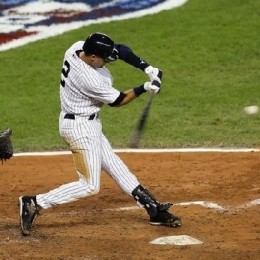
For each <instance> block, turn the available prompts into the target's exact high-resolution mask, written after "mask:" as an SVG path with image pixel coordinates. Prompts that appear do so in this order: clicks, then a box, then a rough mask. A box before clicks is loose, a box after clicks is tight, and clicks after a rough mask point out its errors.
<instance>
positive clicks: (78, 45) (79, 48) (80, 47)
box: [66, 41, 84, 53]
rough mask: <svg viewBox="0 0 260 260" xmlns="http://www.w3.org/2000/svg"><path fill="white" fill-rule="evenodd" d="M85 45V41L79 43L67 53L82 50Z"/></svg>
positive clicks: (74, 44) (73, 45)
mask: <svg viewBox="0 0 260 260" xmlns="http://www.w3.org/2000/svg"><path fill="white" fill-rule="evenodd" d="M83 44H84V41H77V42H75V43H73V44H72V45H71V46H70V47H69V48H68V50H67V51H66V52H67V53H71V52H73V53H74V52H75V51H77V50H82V48H83Z"/></svg>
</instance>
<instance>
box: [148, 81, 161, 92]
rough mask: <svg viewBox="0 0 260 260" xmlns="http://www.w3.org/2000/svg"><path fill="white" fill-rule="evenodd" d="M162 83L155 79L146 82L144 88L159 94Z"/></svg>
mask: <svg viewBox="0 0 260 260" xmlns="http://www.w3.org/2000/svg"><path fill="white" fill-rule="evenodd" d="M160 88H161V83H160V82H159V81H157V80H153V81H152V82H150V81H149V82H146V83H144V89H145V90H146V91H148V92H150V93H152V94H155V95H156V94H158V93H159V92H160Z"/></svg>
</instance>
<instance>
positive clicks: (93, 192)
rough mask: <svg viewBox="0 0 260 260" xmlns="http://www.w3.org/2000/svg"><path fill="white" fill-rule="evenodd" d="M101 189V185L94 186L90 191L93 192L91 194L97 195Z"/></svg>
mask: <svg viewBox="0 0 260 260" xmlns="http://www.w3.org/2000/svg"><path fill="white" fill-rule="evenodd" d="M99 191H100V186H92V187H91V188H90V189H89V192H90V193H91V195H96V194H98V193H99Z"/></svg>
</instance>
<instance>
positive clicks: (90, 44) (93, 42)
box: [83, 32, 114, 59]
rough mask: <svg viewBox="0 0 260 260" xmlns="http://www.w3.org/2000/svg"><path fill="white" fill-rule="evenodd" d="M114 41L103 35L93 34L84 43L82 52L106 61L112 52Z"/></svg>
mask: <svg viewBox="0 0 260 260" xmlns="http://www.w3.org/2000/svg"><path fill="white" fill-rule="evenodd" d="M113 49H114V41H113V40H112V39H111V38H110V37H109V36H107V35H106V34H103V33H99V32H97V33H93V34H91V35H90V36H89V37H88V38H87V39H86V41H85V43H84V45H83V51H84V52H85V53H87V54H94V55H97V56H99V57H100V58H103V59H107V58H108V57H109V56H110V55H111V54H112V52H113Z"/></svg>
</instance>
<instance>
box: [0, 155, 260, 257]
mask: <svg viewBox="0 0 260 260" xmlns="http://www.w3.org/2000/svg"><path fill="white" fill-rule="evenodd" d="M119 156H120V157H121V158H122V159H123V160H124V161H125V162H126V163H127V165H128V166H129V168H130V169H131V170H132V171H133V172H134V173H135V174H136V176H137V177H138V178H139V180H140V181H141V183H142V184H143V185H144V186H146V187H147V188H149V189H150V191H152V193H154V194H155V195H156V197H157V198H158V199H159V200H161V201H172V202H174V203H176V205H175V206H174V207H172V208H171V211H172V212H173V213H174V214H176V215H179V216H181V217H182V220H183V226H182V227H181V228H167V227H156V226H151V225H149V223H148V216H147V214H146V212H145V211H144V210H143V209H139V208H136V207H135V206H136V204H135V202H134V201H133V199H131V198H129V197H128V196H127V195H125V194H124V193H122V191H121V190H120V189H119V188H118V187H117V186H116V184H115V183H114V182H112V181H111V180H110V179H109V178H108V177H107V175H106V174H103V175H102V182H101V191H100V193H99V194H98V195H96V196H94V197H90V198H85V199H82V200H79V201H77V202H73V203H70V204H65V205H60V206H59V207H56V208H53V209H49V210H45V211H42V212H41V216H39V217H38V219H37V220H36V224H35V226H34V227H33V229H32V233H31V236H30V237H23V236H22V235H21V234H20V229H19V216H18V206H17V202H18V197H19V196H20V195H31V194H34V193H36V194H37V193H43V192H47V191H49V190H50V189H52V188H55V187H57V186H59V185H61V184H63V183H66V182H70V181H73V180H75V178H76V174H75V171H74V166H73V163H72V157H71V156H70V155H62V156H52V157H49V156H48V157H13V158H12V159H11V160H9V161H6V162H4V164H3V165H0V177H1V191H0V192H1V201H0V212H1V213H0V214H1V215H0V259H25V258H26V259H221V260H222V259H236V260H237V259H260V207H259V200H260V153H259V152H251V153H158V154H157V153H144V154H127V153H120V154H119ZM198 201H200V202H201V201H204V202H212V203H211V204H209V203H208V204H207V205H209V207H205V206H203V205H192V204H191V203H190V202H198ZM185 202H187V204H185ZM210 205H211V206H210ZM216 206H217V207H216ZM173 235H189V236H192V237H193V238H196V239H199V240H200V241H202V242H203V244H201V245H188V246H187V245H184V246H177V245H153V244H150V241H151V240H153V239H155V238H158V237H162V236H173Z"/></svg>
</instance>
